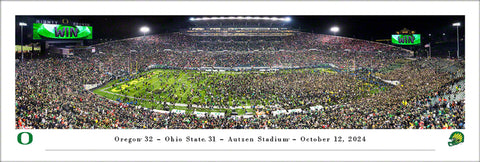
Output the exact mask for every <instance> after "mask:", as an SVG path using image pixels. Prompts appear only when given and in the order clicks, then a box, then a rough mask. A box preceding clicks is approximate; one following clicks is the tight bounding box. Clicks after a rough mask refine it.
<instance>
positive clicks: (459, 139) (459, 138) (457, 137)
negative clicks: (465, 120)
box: [448, 132, 464, 147]
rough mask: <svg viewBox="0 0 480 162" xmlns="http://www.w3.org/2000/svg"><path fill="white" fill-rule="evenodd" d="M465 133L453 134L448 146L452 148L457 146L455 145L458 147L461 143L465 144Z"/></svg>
mask: <svg viewBox="0 0 480 162" xmlns="http://www.w3.org/2000/svg"><path fill="white" fill-rule="evenodd" d="M463 137H464V136H463V133H462V132H453V133H452V134H451V135H450V138H449V139H450V140H452V141H450V142H448V146H450V147H452V146H455V145H458V144H460V143H463V140H464V139H463Z"/></svg>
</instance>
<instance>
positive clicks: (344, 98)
mask: <svg viewBox="0 0 480 162" xmlns="http://www.w3.org/2000/svg"><path fill="white" fill-rule="evenodd" d="M95 47H96V49H97V51H100V52H98V53H96V54H87V53H85V54H81V53H79V54H77V55H78V56H77V57H74V58H70V59H63V58H47V59H33V60H25V61H21V62H17V63H16V69H15V71H16V73H15V74H16V75H15V77H16V84H15V86H16V87H15V91H16V92H15V94H16V101H15V104H16V105H15V106H16V128H36V129H45V128H47V129H55V128H59V129H68V128H83V129H89V128H168V129H190V128H195V129H196V128H224V129H248V128H255V129H264V128H269V129H304V128H309V129H317V128H344V129H362V128H394V129H403V128H417V129H427V128H434V129H442V128H444V129H445V128H457V129H458V128H465V113H464V94H465V93H464V89H465V88H464V79H465V73H464V64H463V63H461V62H459V61H451V60H445V59H435V58H434V59H428V60H426V59H421V58H420V59H419V60H416V61H409V62H407V63H405V64H403V66H402V67H399V68H396V69H393V70H392V71H389V72H384V73H381V74H378V76H380V77H381V78H382V79H387V80H399V81H400V85H397V86H386V85H385V84H384V83H382V85H381V86H380V88H386V89H387V90H382V91H378V92H376V93H366V92H365V91H366V90H368V88H369V86H368V85H364V84H362V83H364V82H367V83H368V82H370V81H371V83H373V82H378V79H372V76H371V75H373V74H374V73H375V72H376V71H378V70H380V69H383V68H386V67H388V66H389V65H390V64H392V63H393V62H395V61H396V60H397V59H399V58H403V57H404V56H406V55H407V54H406V53H405V51H403V50H401V49H399V48H396V47H391V46H388V45H383V44H378V43H373V42H369V41H363V40H355V39H350V38H343V37H335V36H328V35H317V34H309V33H300V34H299V35H297V36H292V37H285V38H275V37H272V38H262V37H252V38H248V39H246V38H229V37H225V38H212V37H191V36H187V35H183V34H179V33H175V34H167V35H155V36H147V37H138V38H131V39H127V40H119V41H113V42H107V43H103V44H98V45H95ZM325 63H330V64H333V65H335V66H336V69H338V71H342V70H343V69H345V68H347V67H348V68H352V67H356V68H357V69H359V67H362V68H364V69H365V68H366V69H370V70H364V69H363V70H357V71H356V72H346V71H343V72H339V73H337V74H335V75H328V76H327V75H326V74H324V73H317V72H311V71H309V72H306V73H302V72H299V71H297V72H282V71H279V72H274V73H266V74H254V73H251V74H247V75H239V76H236V77H232V76H230V77H231V78H226V79H225V78H222V80H228V82H220V83H218V82H216V83H213V84H209V85H210V86H213V87H210V89H212V90H213V89H214V90H215V93H216V94H222V95H218V96H207V97H210V98H211V99H207V100H206V101H207V103H201V102H200V101H198V103H191V104H198V105H202V104H203V105H204V106H205V107H208V106H210V105H214V104H215V105H216V106H223V107H227V106H228V104H226V103H224V101H225V100H226V99H222V98H221V97H220V96H232V95H233V96H243V95H245V96H246V98H249V101H252V102H253V104H258V105H280V106H281V108H282V109H293V108H301V109H303V112H297V113H291V114H282V115H273V114H272V113H271V111H274V110H277V109H268V108H262V109H258V111H262V112H265V115H261V116H254V117H251V118H247V117H230V116H226V117H197V116H195V115H188V114H187V115H182V114H174V113H168V114H163V113H159V112H156V111H153V110H149V109H142V108H135V105H130V104H125V103H120V102H115V101H112V100H109V99H107V98H104V97H101V96H99V95H96V94H93V93H92V92H91V91H87V90H86V89H85V88H84V87H83V85H85V84H96V83H105V82H108V81H110V80H112V79H113V78H114V77H119V76H124V75H125V74H129V73H132V72H134V71H138V70H140V71H141V70H143V69H145V68H146V67H147V66H149V65H153V64H158V65H165V66H171V67H203V66H207V67H208V66H221V67H239V66H244V67H245V66H247V67H251V66H300V67H306V66H312V65H318V64H325ZM202 77H206V76H204V75H202V74H198V79H199V80H200V79H201V78H202ZM226 77H229V76H228V75H227V76H226ZM360 78H364V79H365V78H366V80H363V81H361V80H360ZM255 84H256V85H257V86H255ZM167 92H168V89H164V93H167ZM140 97H141V96H140ZM203 97H206V96H203ZM238 100H239V99H238V98H237V101H238ZM192 102H194V101H192ZM270 102H272V103H270ZM236 104H242V103H236ZM315 104H320V105H325V108H323V109H320V110H310V109H309V106H313V105H315ZM331 104H336V105H337V106H334V107H329V106H327V105H331Z"/></svg>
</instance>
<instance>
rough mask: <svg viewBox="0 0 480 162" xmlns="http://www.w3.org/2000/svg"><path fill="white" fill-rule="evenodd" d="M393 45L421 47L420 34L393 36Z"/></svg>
mask: <svg viewBox="0 0 480 162" xmlns="http://www.w3.org/2000/svg"><path fill="white" fill-rule="evenodd" d="M392 43H393V44H398V45H419V44H420V43H421V42H420V34H410V35H408V34H407V35H392Z"/></svg>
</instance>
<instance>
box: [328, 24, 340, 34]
mask: <svg viewBox="0 0 480 162" xmlns="http://www.w3.org/2000/svg"><path fill="white" fill-rule="evenodd" d="M330 31H332V32H333V35H336V34H337V32H338V31H340V28H338V27H336V26H334V27H332V28H330Z"/></svg>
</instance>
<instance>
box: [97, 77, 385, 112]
mask: <svg viewBox="0 0 480 162" xmlns="http://www.w3.org/2000/svg"><path fill="white" fill-rule="evenodd" d="M295 71H297V72H298V71H310V72H313V71H317V72H325V73H336V72H335V71H332V70H330V69H324V68H316V69H299V70H295ZM288 72H290V71H289V70H284V71H280V73H288ZM258 73H262V74H261V75H269V72H258ZM235 75H245V73H241V72H200V71H194V70H165V69H156V70H151V71H148V72H144V73H141V74H137V77H136V78H135V79H132V80H124V79H119V80H115V81H112V82H110V83H108V84H107V85H105V86H104V87H101V88H99V89H96V90H95V91H94V93H96V94H99V95H102V96H105V97H107V98H109V99H112V100H117V101H120V100H122V101H123V102H133V103H135V101H136V102H137V103H136V104H137V105H141V106H142V107H146V108H152V109H163V108H164V107H163V102H164V101H166V102H168V103H175V105H174V106H173V105H170V106H169V108H168V109H169V110H171V109H182V110H186V111H187V113H190V112H192V111H194V110H193V109H192V108H190V109H187V106H186V105H187V104H192V105H199V106H201V105H202V104H203V105H210V106H217V105H214V104H213V105H212V103H215V102H213V99H214V98H215V97H216V99H217V102H218V101H219V100H220V101H221V102H223V103H226V104H228V106H233V105H234V102H235V105H236V106H235V111H236V112H238V113H239V114H244V113H245V111H247V112H255V111H254V110H253V109H251V105H262V102H261V101H257V102H255V103H254V101H250V100H248V99H247V98H245V97H243V96H232V95H230V96H225V95H223V94H217V91H216V89H215V88H216V87H214V86H213V85H214V84H215V83H218V82H228V79H227V77H228V76H232V77H233V76H235ZM365 84H368V83H365ZM372 90H375V91H378V90H377V89H375V88H372ZM374 93H376V92H374ZM126 98H127V99H130V100H126ZM134 98H136V100H135V101H133V99H134ZM219 98H221V99H219ZM195 111H200V112H225V111H227V113H229V112H231V111H232V110H231V108H222V107H215V108H211V107H209V106H205V107H197V108H195Z"/></svg>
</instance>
